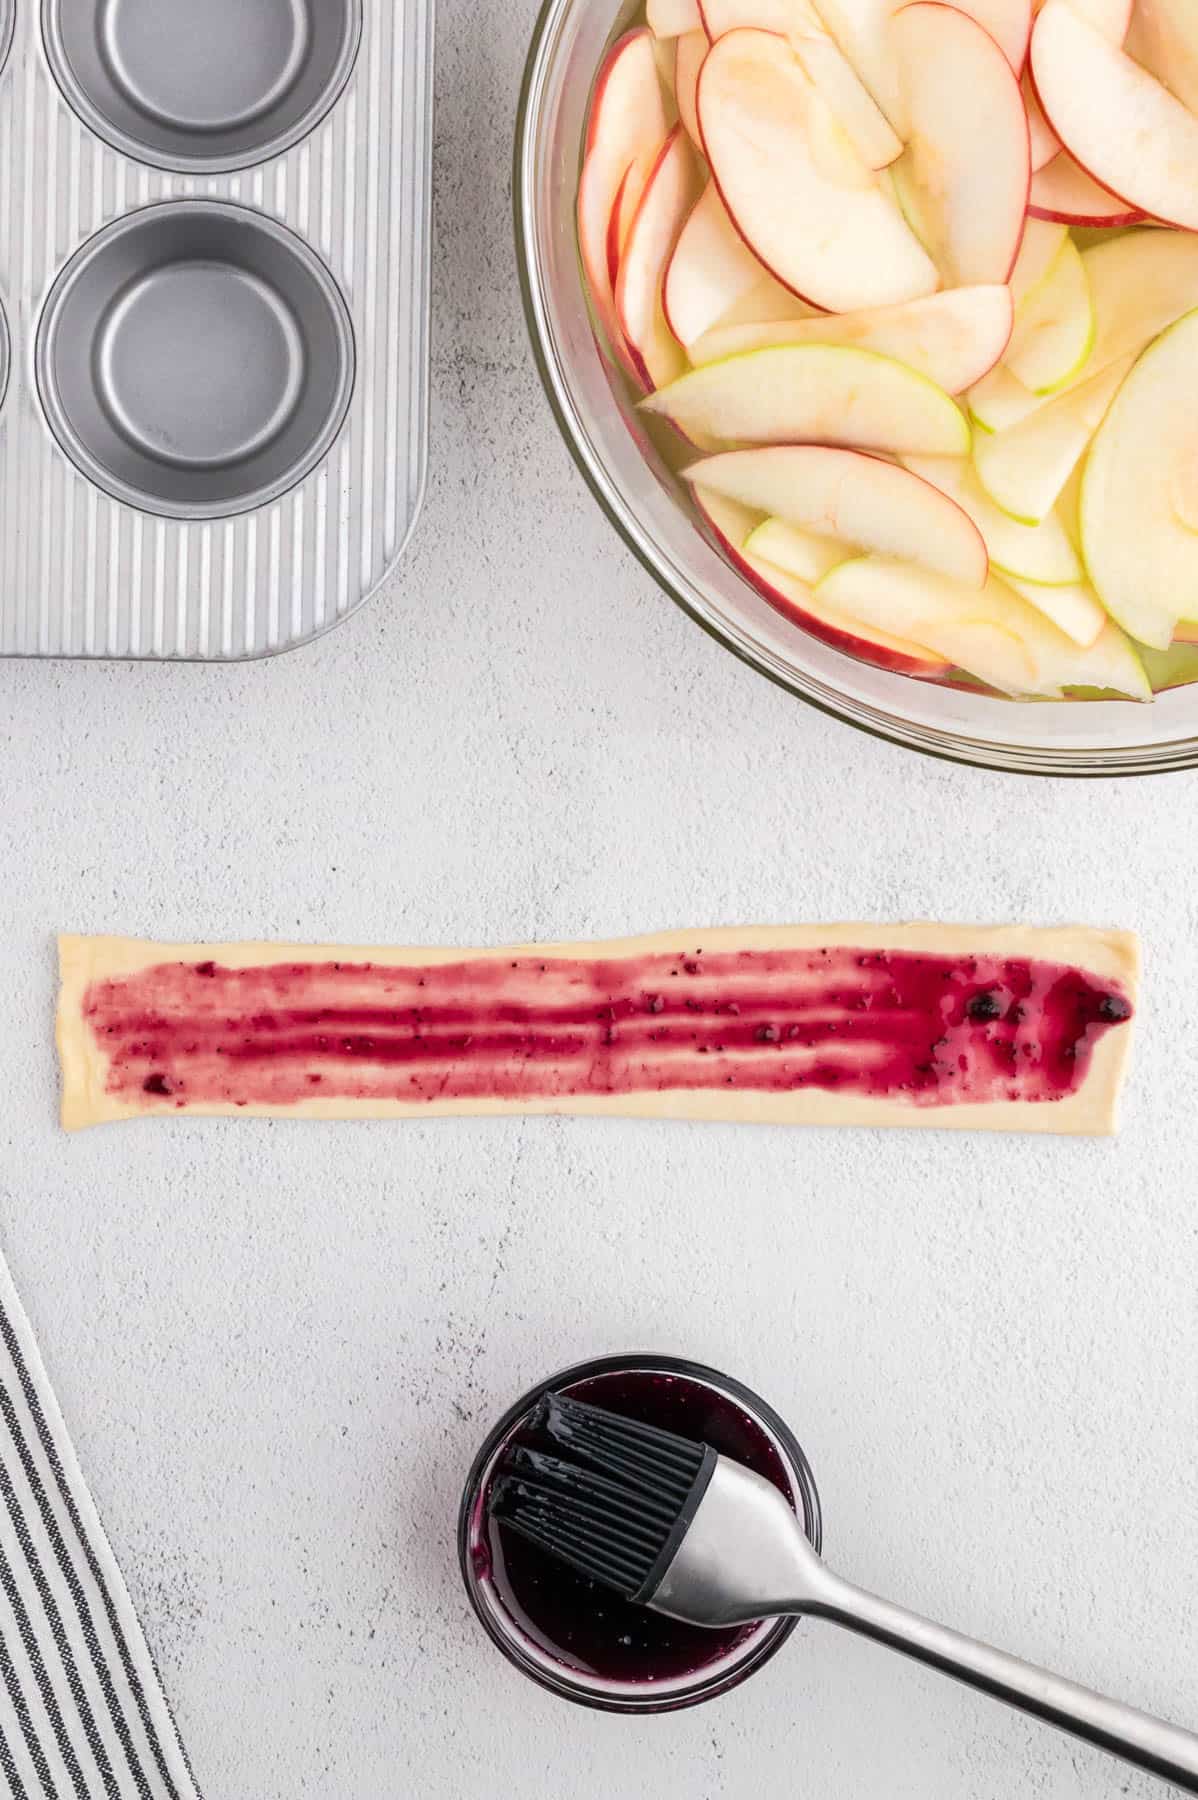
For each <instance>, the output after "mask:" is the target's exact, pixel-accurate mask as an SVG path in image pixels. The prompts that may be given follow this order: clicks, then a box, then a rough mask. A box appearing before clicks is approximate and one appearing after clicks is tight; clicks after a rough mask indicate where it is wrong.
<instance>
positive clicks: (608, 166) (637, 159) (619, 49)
mask: <svg viewBox="0 0 1198 1800" xmlns="http://www.w3.org/2000/svg"><path fill="white" fill-rule="evenodd" d="M669 129H670V119H669V116H668V113H667V108H666V97H665V94H664V92H663V90H662V85H661V80H660V77H659V76H658V73H657V60H656V58H655V56H654V53H653V38H652V35H651V33H650V32H648V31H646V30H643V29H642V30H639V31H631V32H629V33H628V34H627V36H625V37H622V38H621V39H620V40H619V41H618V42H617V43H615V44H613V45H612V48H611V50H610V51H609V52H608V55H607V59H606V61H605V62H604V64H603V67H602V68H601V69H600V71H599V74H598V77H597V79H596V82H595V91H594V95H593V97H592V100H591V112H590V118H589V121H588V124H587V138H586V149H585V153H584V156H583V164H582V174H581V176H580V178H579V184H578V241H579V248H580V250H581V254H582V260H583V266H584V268H585V270H586V277H587V283H588V286H589V289H590V294H591V300H592V303H593V305H594V307H595V311H596V312H597V314H598V315H599V321H600V323H601V325H602V326H603V328H604V330H605V332H606V333H607V336H608V338H609V340H610V342H611V343H612V344H613V345H618V344H619V342H620V331H619V325H618V322H617V319H616V303H615V294H614V291H613V288H614V282H613V275H612V268H611V265H610V263H609V234H610V232H611V228H612V218H613V214H615V213H616V208H617V202H619V203H620V206H621V211H622V212H623V209H624V208H625V207H626V208H627V217H628V218H629V219H631V218H632V216H633V215H634V214H635V212H636V208H637V205H638V204H639V202H640V197H641V194H642V193H643V192H644V188H645V183H646V181H647V180H648V179H649V174H650V172H651V170H652V168H653V165H654V163H655V162H656V160H657V156H658V153H659V151H660V150H661V147H662V144H663V143H664V142H665V139H666V136H667V134H668V133H669ZM616 253H617V255H618V243H617V246H616Z"/></svg>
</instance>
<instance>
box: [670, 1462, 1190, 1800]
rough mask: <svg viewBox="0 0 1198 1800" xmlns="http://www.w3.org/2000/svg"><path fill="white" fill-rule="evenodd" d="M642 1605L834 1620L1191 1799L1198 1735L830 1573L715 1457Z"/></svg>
mask: <svg viewBox="0 0 1198 1800" xmlns="http://www.w3.org/2000/svg"><path fill="white" fill-rule="evenodd" d="M648 1604H649V1605H650V1606H652V1607H653V1608H654V1609H655V1610H656V1611H658V1612H664V1613H668V1614H670V1616H671V1617H672V1618H676V1619H688V1620H689V1621H690V1622H691V1623H692V1624H695V1625H730V1624H736V1623H738V1622H742V1621H744V1620H747V1619H763V1618H768V1617H771V1616H774V1615H777V1614H779V1613H800V1614H803V1615H805V1616H806V1617H809V1618H823V1619H830V1620H831V1621H832V1622H833V1623H835V1624H837V1625H843V1626H846V1627H847V1628H848V1630H849V1631H855V1632H858V1633H860V1635H861V1636H862V1637H868V1638H873V1639H874V1641H875V1642H876V1643H879V1644H885V1645H886V1646H887V1647H888V1649H891V1650H898V1651H900V1652H901V1653H902V1655H904V1656H913V1657H914V1658H915V1659H916V1660H917V1661H918V1662H922V1663H927V1664H928V1665H929V1666H930V1667H931V1668H933V1669H939V1670H940V1671H941V1672H942V1673H943V1674H945V1675H953V1676H955V1677H956V1679H957V1680H958V1681H964V1682H967V1683H968V1684H969V1686H970V1687H975V1688H978V1689H979V1690H980V1691H981V1692H982V1693H983V1694H990V1695H992V1696H993V1698H994V1699H996V1700H1005V1701H1006V1703H1007V1705H1008V1706H1014V1707H1018V1709H1019V1710H1020V1711H1021V1712H1026V1713H1031V1714H1032V1715H1033V1716H1034V1717H1035V1718H1037V1719H1044V1720H1045V1721H1046V1722H1047V1723H1048V1724H1050V1725H1056V1726H1059V1727H1060V1729H1061V1730H1062V1731H1068V1732H1070V1733H1071V1734H1072V1735H1073V1736H1074V1737H1079V1738H1084V1739H1085V1740H1086V1741H1087V1742H1088V1743H1091V1744H1096V1745H1097V1746H1098V1747H1099V1748H1100V1749H1102V1750H1108V1751H1110V1753H1111V1754H1112V1755H1113V1756H1120V1757H1122V1758H1123V1760H1124V1762H1129V1763H1134V1764H1135V1766H1136V1767H1137V1768H1139V1769H1147V1770H1148V1771H1149V1773H1150V1774H1153V1775H1159V1776H1161V1777H1162V1778H1163V1779H1164V1780H1165V1781H1172V1782H1174V1783H1175V1784H1176V1785H1177V1786H1178V1787H1180V1788H1184V1789H1185V1790H1186V1791H1187V1793H1191V1794H1198V1736H1196V1735H1195V1734H1194V1733H1193V1732H1191V1731H1183V1730H1182V1728H1181V1727H1180V1726H1179V1725H1167V1724H1166V1723H1165V1722H1164V1720H1163V1719H1154V1718H1151V1717H1150V1716H1149V1715H1148V1714H1147V1713H1142V1712H1137V1711H1136V1709H1135V1707H1132V1706H1123V1705H1121V1704H1120V1702H1119V1701H1117V1700H1107V1699H1105V1698H1104V1697H1103V1695H1101V1694H1095V1693H1094V1692H1092V1690H1091V1689H1090V1688H1084V1687H1079V1686H1078V1684H1077V1683H1076V1682H1073V1681H1065V1680H1064V1679H1063V1678H1062V1677H1061V1676H1060V1675H1051V1674H1049V1672H1048V1671H1047V1670H1046V1669H1037V1668H1035V1667H1034V1666H1033V1665H1032V1664H1031V1663H1025V1662H1021V1661H1020V1660H1019V1658H1018V1657H1017V1656H1008V1655H1007V1653H1006V1652H1005V1651H1003V1650H992V1649H991V1648H990V1647H989V1645H987V1644H979V1643H977V1642H976V1641H975V1640H974V1639H973V1638H968V1637H964V1636H962V1634H961V1633H960V1632H957V1631H949V1630H948V1629H947V1627H945V1626H943V1625H934V1624H932V1622H931V1620H930V1619H922V1618H920V1617H919V1615H918V1613H912V1612H907V1611H906V1609H905V1608H904V1607H901V1606H894V1605H893V1604H892V1603H891V1602H890V1601H889V1600H880V1599H878V1598H877V1596H876V1595H874V1594H869V1593H866V1592H865V1590H864V1589H863V1588H858V1587H854V1586H853V1584H852V1583H851V1582H848V1581H844V1580H842V1579H841V1577H840V1576H839V1575H834V1574H833V1573H832V1571H831V1570H830V1569H829V1568H828V1567H827V1565H826V1564H825V1563H824V1562H823V1561H822V1560H821V1559H820V1557H819V1555H818V1554H817V1552H816V1551H815V1549H814V1548H813V1547H812V1545H811V1544H810V1543H809V1542H808V1540H807V1538H806V1537H805V1535H804V1533H803V1530H802V1528H801V1526H800V1525H799V1523H798V1520H797V1519H796V1518H795V1515H794V1513H793V1512H792V1510H791V1508H790V1507H789V1506H788V1505H787V1503H786V1501H785V1500H784V1499H783V1498H782V1496H781V1494H780V1493H779V1492H778V1490H777V1488H775V1487H773V1486H771V1484H770V1483H769V1482H768V1481H763V1480H762V1478H761V1476H760V1475H755V1474H754V1473H753V1472H752V1470H750V1469H745V1468H742V1467H740V1465H739V1464H736V1463H731V1462H729V1461H728V1460H727V1458H725V1457H722V1456H721V1457H719V1458H718V1460H717V1462H716V1466H715V1470H714V1472H713V1473H712V1475H711V1477H710V1480H709V1482H708V1485H707V1487H706V1489H705V1490H704V1491H703V1492H702V1496H701V1498H700V1500H699V1501H698V1504H697V1505H696V1507H695V1510H694V1513H693V1516H692V1517H691V1518H690V1521H689V1523H688V1525H687V1527H686V1530H685V1535H684V1536H683V1537H682V1540H681V1542H680V1543H679V1545H678V1549H677V1550H676V1552H675V1553H674V1555H673V1558H672V1560H671V1561H670V1563H669V1565H668V1567H667V1568H666V1570H665V1572H664V1574H663V1575H662V1577H661V1579H660V1581H659V1582H658V1584H657V1586H656V1587H655V1589H654V1591H653V1594H652V1597H651V1598H649V1600H648Z"/></svg>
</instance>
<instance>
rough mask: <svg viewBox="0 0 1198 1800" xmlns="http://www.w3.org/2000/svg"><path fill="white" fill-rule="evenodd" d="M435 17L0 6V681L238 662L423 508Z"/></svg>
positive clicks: (312, 0) (208, 7)
mask: <svg viewBox="0 0 1198 1800" xmlns="http://www.w3.org/2000/svg"><path fill="white" fill-rule="evenodd" d="M432 8H433V0H0V53H2V54H3V56H4V66H3V71H2V73H0V307H2V310H3V319H2V320H0V394H2V395H3V399H2V403H0V655H5V656H80V657H138V658H168V657H187V658H196V659H201V660H207V661H229V660H235V659H240V658H244V657H255V656H266V655H270V654H272V653H274V652H276V651H281V650H288V649H292V648H294V647H295V646H296V645H298V644H302V643H305V642H307V641H308V640H309V639H311V638H313V637H316V636H318V635H319V634H320V633H321V632H323V631H327V630H328V629H329V628H330V627H332V626H333V625H336V624H338V623H339V622H340V621H341V620H343V619H345V618H346V617H348V615H349V614H350V613H351V612H353V611H354V610H355V609H356V608H357V607H359V606H360V605H362V604H363V602H364V601H365V600H367V599H368V598H369V596H370V595H371V594H372V593H373V592H374V590H375V589H376V588H377V587H378V586H379V584H380V583H381V582H382V581H383V580H384V579H385V577H386V576H387V574H388V573H389V572H390V570H391V569H392V568H393V567H394V566H395V563H396V562H397V561H398V559H399V557H400V555H401V554H402V551H403V548H404V544H405V542H406V540H407V537H408V534H409V532H410V530H411V527H412V525H413V523H414V522H415V518H416V513H417V511H418V509H419V505H420V499H421V494H422V490H423V484H424V476H425V462H426V444H427V408H428V338H429V330H428V316H429V275H428V258H429V212H430V191H431V166H430V161H431V141H432V80H433V44H432V39H433V16H432Z"/></svg>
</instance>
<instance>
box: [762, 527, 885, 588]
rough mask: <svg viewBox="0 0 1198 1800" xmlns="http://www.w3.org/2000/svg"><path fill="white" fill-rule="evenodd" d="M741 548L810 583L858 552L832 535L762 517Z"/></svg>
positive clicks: (818, 579)
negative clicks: (831, 536)
mask: <svg viewBox="0 0 1198 1800" xmlns="http://www.w3.org/2000/svg"><path fill="white" fill-rule="evenodd" d="M744 547H745V550H746V551H747V552H748V554H749V555H750V556H756V557H758V558H760V560H761V561H762V562H767V563H769V564H770V565H771V566H772V567H773V568H775V569H781V570H782V572H783V574H785V575H791V576H793V577H794V579H795V580H796V581H805V582H807V583H808V584H809V585H811V586H814V585H815V583H816V582H817V581H822V580H823V578H824V576H825V575H828V574H830V573H831V571H832V570H833V569H835V568H837V567H838V566H839V564H841V563H842V562H847V561H848V560H849V558H850V557H852V556H855V555H857V552H856V551H855V550H854V549H852V548H851V546H849V545H847V544H841V543H838V542H837V540H836V539H835V538H830V537H820V536H819V535H818V533H816V532H814V531H802V530H800V528H799V527H798V526H797V525H788V524H787V523H786V520H785V519H766V520H764V522H763V523H762V524H760V525H758V526H757V528H756V530H755V531H753V532H752V533H751V534H750V536H749V537H748V538H746V540H745V546H744Z"/></svg>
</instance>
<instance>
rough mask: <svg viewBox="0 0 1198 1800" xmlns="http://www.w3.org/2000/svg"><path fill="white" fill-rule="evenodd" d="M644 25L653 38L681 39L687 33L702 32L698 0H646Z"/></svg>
mask: <svg viewBox="0 0 1198 1800" xmlns="http://www.w3.org/2000/svg"><path fill="white" fill-rule="evenodd" d="M645 23H646V24H647V25H648V27H649V29H650V31H651V32H652V33H653V35H654V37H659V38H672V37H682V36H683V34H684V33H685V32H688V31H702V29H703V21H702V19H701V18H700V16H699V0H647V5H646V7H645Z"/></svg>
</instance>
